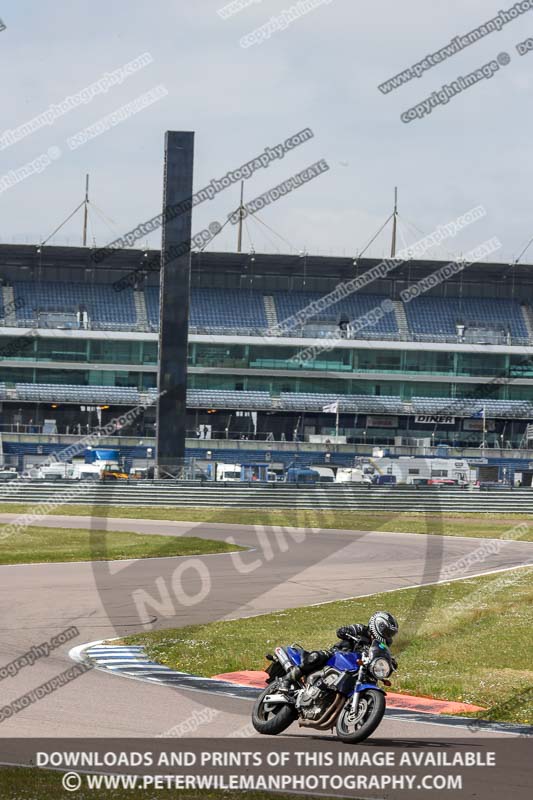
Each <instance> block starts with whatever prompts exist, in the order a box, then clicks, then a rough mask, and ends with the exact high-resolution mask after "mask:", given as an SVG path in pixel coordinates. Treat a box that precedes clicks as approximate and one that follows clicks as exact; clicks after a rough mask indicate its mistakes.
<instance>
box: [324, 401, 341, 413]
mask: <svg viewBox="0 0 533 800" xmlns="http://www.w3.org/2000/svg"><path fill="white" fill-rule="evenodd" d="M322 411H323V412H324V413H325V414H337V413H338V411H339V401H338V400H336V401H335V402H334V403H330V404H329V405H327V406H322Z"/></svg>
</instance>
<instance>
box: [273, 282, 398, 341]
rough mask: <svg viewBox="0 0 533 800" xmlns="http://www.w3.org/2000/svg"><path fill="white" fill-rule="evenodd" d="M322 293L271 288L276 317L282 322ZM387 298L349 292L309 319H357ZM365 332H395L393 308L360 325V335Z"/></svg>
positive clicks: (320, 296) (389, 333)
mask: <svg viewBox="0 0 533 800" xmlns="http://www.w3.org/2000/svg"><path fill="white" fill-rule="evenodd" d="M323 296H324V295H322V294H320V293H319V292H273V294H272V297H273V298H274V302H275V304H276V311H277V315H278V321H279V322H283V321H284V320H288V319H289V318H290V317H292V316H293V315H294V314H297V313H298V312H299V311H301V310H302V309H304V308H305V307H306V306H307V305H309V304H310V303H313V302H316V301H318V300H321V299H322V298H323ZM386 299H387V298H386V297H385V295H375V294H360V293H357V294H351V295H349V296H348V297H345V298H344V299H342V300H339V301H338V302H337V303H334V304H333V305H332V306H329V308H326V309H324V310H323V311H319V312H318V313H316V314H315V313H313V314H312V316H311V317H310V320H309V321H310V322H313V323H316V322H318V321H323V322H329V323H338V322H339V320H340V318H341V317H344V318H347V319H348V320H349V321H353V322H356V321H357V320H359V319H361V318H362V317H364V315H365V314H368V313H369V312H370V311H372V310H373V309H375V308H378V307H380V306H381V304H382V303H383V301H384V300H386ZM298 327H300V326H298ZM365 333H368V334H376V333H382V334H384V335H385V336H386V337H389V336H391V335H394V334H397V333H398V325H397V322H396V317H395V315H394V312H393V309H391V311H390V312H389V313H385V314H384V315H383V316H382V317H381V319H379V320H378V321H377V322H375V323H374V324H368V325H365V326H364V327H362V328H361V335H362V336H363V337H364V336H365Z"/></svg>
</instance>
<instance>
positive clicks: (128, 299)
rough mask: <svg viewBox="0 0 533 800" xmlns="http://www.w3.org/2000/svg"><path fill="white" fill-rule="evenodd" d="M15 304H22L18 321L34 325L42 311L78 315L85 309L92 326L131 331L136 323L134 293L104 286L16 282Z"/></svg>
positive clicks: (51, 282)
mask: <svg viewBox="0 0 533 800" xmlns="http://www.w3.org/2000/svg"><path fill="white" fill-rule="evenodd" d="M13 290H14V294H15V301H19V303H20V306H19V307H18V308H17V319H18V320H20V321H21V322H23V323H25V324H28V325H31V324H33V323H34V322H35V321H36V320H37V319H38V315H39V312H69V313H72V314H75V313H76V311H77V310H78V309H79V307H80V305H82V306H85V307H86V309H87V313H88V315H89V321H90V327H109V328H111V329H113V330H114V329H117V328H118V329H120V328H131V327H133V326H135V324H136V322H137V314H136V311H135V302H134V298H133V290H132V289H131V288H129V287H128V288H126V289H124V290H123V291H121V292H120V293H117V292H114V291H113V289H112V287H110V286H106V285H104V284H83V283H66V282H65V283H59V282H55V281H41V282H36V283H29V282H17V283H15V284H14V286H13Z"/></svg>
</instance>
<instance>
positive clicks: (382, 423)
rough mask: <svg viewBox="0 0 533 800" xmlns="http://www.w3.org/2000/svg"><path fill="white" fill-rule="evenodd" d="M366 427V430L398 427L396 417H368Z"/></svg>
mask: <svg viewBox="0 0 533 800" xmlns="http://www.w3.org/2000/svg"><path fill="white" fill-rule="evenodd" d="M366 427H367V428H397V427H398V417H376V416H369V415H367V417H366Z"/></svg>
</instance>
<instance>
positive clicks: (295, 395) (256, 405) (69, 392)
mask: <svg viewBox="0 0 533 800" xmlns="http://www.w3.org/2000/svg"><path fill="white" fill-rule="evenodd" d="M11 391H12V390H11ZM15 391H16V399H18V400H22V401H28V402H37V403H80V404H84V403H87V404H91V405H93V404H94V405H98V404H107V405H129V406H132V405H138V404H139V403H141V402H143V401H144V402H146V401H147V400H148V402H155V400H156V397H157V389H155V388H152V389H148V390H147V391H146V392H140V391H139V390H138V389H136V388H135V387H122V386H80V385H78V384H54V383H17V384H15ZM7 392H8V390H7V387H6V384H5V383H0V400H5V399H6V398H7V399H14V398H13V397H8V395H7ZM337 399H338V400H339V411H340V412H341V413H352V414H427V415H438V416H442V415H444V414H448V415H455V416H460V417H471V416H479V412H480V411H481V410H482V409H483V408H485V411H486V415H487V417H491V418H494V417H500V418H512V417H516V418H520V419H524V418H528V417H529V418H533V401H531V402H530V401H527V400H494V399H490V398H489V399H483V398H479V399H472V398H464V399H462V398H447V397H413V399H412V400H411V402H405V401H402V400H401V399H400V398H399V397H395V396H387V395H382V396H378V397H374V396H373V395H357V394H352V395H341V396H339V395H335V394H321V393H315V392H313V393H312V392H281V394H280V396H279V398H276V399H275V400H273V398H272V397H271V395H270V394H269V392H266V391H252V390H244V391H237V390H232V389H189V390H188V391H187V406H188V407H189V408H221V409H231V410H245V411H253V410H270V409H273V408H276V409H278V410H285V411H314V412H316V413H321V412H322V410H323V407H324V406H327V405H331V404H332V403H335V402H336V401H337Z"/></svg>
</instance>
